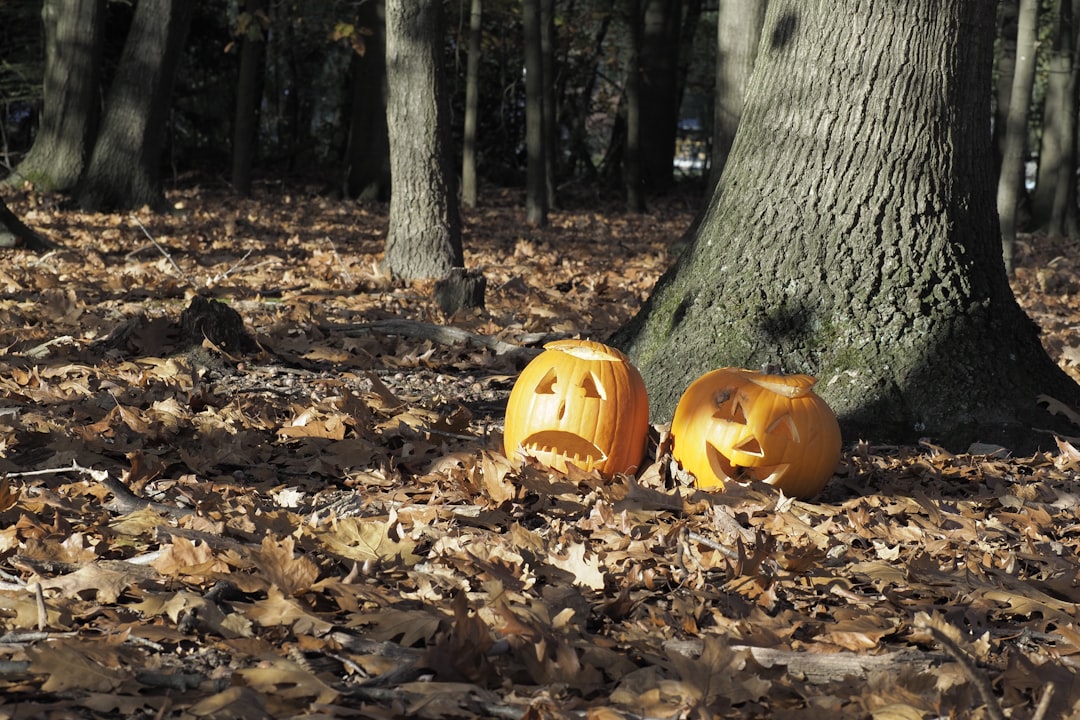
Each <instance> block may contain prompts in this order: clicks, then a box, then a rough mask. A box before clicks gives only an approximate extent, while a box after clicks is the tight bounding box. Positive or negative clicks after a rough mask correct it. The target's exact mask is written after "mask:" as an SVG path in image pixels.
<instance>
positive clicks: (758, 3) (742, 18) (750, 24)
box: [709, 0, 766, 185]
mask: <svg viewBox="0 0 1080 720" xmlns="http://www.w3.org/2000/svg"><path fill="white" fill-rule="evenodd" d="M765 6H766V0H736V1H735V2H722V3H720V5H719V8H718V10H717V13H716V88H715V90H714V92H713V116H714V117H713V141H712V168H711V170H710V173H711V174H710V178H709V179H710V185H716V183H717V181H718V180H719V179H720V173H722V172H723V170H724V164H725V163H726V162H727V156H728V153H729V152H730V151H731V143H732V142H734V140H735V131H736V130H738V129H739V119H740V118H742V109H743V101H744V100H745V98H746V86H747V84H748V83H749V82H750V73H751V71H753V69H754V58H756V57H757V51H758V43H759V42H760V40H761V25H762V23H764V22H765Z"/></svg>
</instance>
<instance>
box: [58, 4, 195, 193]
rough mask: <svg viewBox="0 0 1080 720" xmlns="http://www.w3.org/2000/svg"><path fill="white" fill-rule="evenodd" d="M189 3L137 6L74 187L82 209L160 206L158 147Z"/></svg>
mask: <svg viewBox="0 0 1080 720" xmlns="http://www.w3.org/2000/svg"><path fill="white" fill-rule="evenodd" d="M193 7H194V4H193V3H191V2H189V0H140V1H139V3H138V5H137V6H136V7H135V16H134V19H133V20H132V22H131V29H130V30H129V31H128V37H127V40H126V41H125V42H124V52H123V54H122V55H121V57H120V65H119V67H118V68H117V71H116V77H115V78H114V79H113V82H112V86H111V87H110V88H109V94H108V97H107V99H106V103H105V116H104V118H103V119H102V124H101V132H100V133H99V134H98V138H97V142H95V143H94V151H93V154H92V155H91V157H90V164H89V166H88V167H87V171H86V174H85V175H84V177H83V178H82V180H81V181H80V183H79V187H78V189H77V190H76V200H77V201H78V203H79V205H80V206H81V207H82V208H83V209H84V210H130V209H134V208H138V207H142V206H143V205H148V206H150V207H152V208H155V209H160V208H162V207H164V204H165V196H164V193H163V191H162V188H161V149H162V147H163V146H164V143H165V130H166V128H167V127H168V124H169V99H170V97H171V96H172V86H173V79H174V77H175V75H176V68H177V66H178V64H179V61H180V54H181V52H182V50H183V47H184V40H185V39H186V38H187V32H188V26H189V25H190V24H191V15H192V10H193Z"/></svg>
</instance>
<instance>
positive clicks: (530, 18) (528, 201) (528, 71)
mask: <svg viewBox="0 0 1080 720" xmlns="http://www.w3.org/2000/svg"><path fill="white" fill-rule="evenodd" d="M521 7H522V27H523V28H524V32H525V151H526V153H527V155H528V167H527V180H526V183H525V221H526V222H528V223H529V224H530V225H533V226H536V227H542V226H544V225H547V213H548V203H547V199H548V195H547V177H546V175H547V173H546V170H547V164H546V162H545V156H546V150H545V148H544V52H543V46H542V44H541V42H540V36H541V32H540V22H541V15H540V0H523V2H522V3H521Z"/></svg>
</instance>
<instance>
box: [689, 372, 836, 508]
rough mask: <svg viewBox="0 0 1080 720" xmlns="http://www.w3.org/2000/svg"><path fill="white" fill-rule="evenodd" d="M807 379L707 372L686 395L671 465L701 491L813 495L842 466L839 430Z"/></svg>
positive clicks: (802, 496) (808, 377)
mask: <svg viewBox="0 0 1080 720" xmlns="http://www.w3.org/2000/svg"><path fill="white" fill-rule="evenodd" d="M816 382H817V380H815V379H814V378H812V377H810V376H809V375H768V374H765V373H760V372H754V371H751V370H743V369H740V368H721V369H719V370H713V371H712V372H708V373H706V374H704V375H702V376H701V377H699V378H698V379H697V380H695V381H694V382H693V383H691V385H690V387H688V388H687V389H686V392H685V393H683V396H682V398H681V399H680V400H679V404H678V405H677V406H676V408H675V417H674V418H673V419H672V421H671V436H672V457H674V458H675V459H676V460H678V461H679V463H680V464H681V465H682V466H683V468H684V469H685V470H687V471H689V472H691V473H693V474H694V477H696V478H697V484H698V486H699V487H702V488H717V489H723V487H724V484H725V483H726V482H728V481H729V480H736V481H738V480H760V481H762V482H766V483H769V484H771V485H775V486H777V487H779V488H780V489H782V490H783V491H784V492H785V493H786V494H787V495H791V496H795V497H801V498H808V497H811V496H813V495H816V494H817V493H818V492H820V491H821V489H822V488H823V487H825V483H827V482H828V481H829V478H830V477H832V474H833V471H834V470H835V469H836V463H837V461H838V460H839V459H840V445H841V440H840V425H839V423H837V420H836V415H835V414H834V413H833V411H832V410H831V409H830V408H829V406H828V405H827V404H826V403H825V401H824V400H822V399H821V397H819V396H818V395H817V394H816V393H815V392H814V390H813V388H814V385H815V384H816Z"/></svg>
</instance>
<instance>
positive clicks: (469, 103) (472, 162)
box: [461, 0, 484, 207]
mask: <svg viewBox="0 0 1080 720" xmlns="http://www.w3.org/2000/svg"><path fill="white" fill-rule="evenodd" d="M483 13H484V7H483V0H472V7H471V9H470V11H469V57H468V60H467V61H466V67H465V130H464V135H463V137H462V162H461V201H462V202H463V203H465V204H466V205H468V206H469V207H476V196H477V187H476V184H477V183H476V124H477V123H476V121H477V114H478V112H479V104H480V33H481V29H482V24H481V21H482V20H483Z"/></svg>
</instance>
